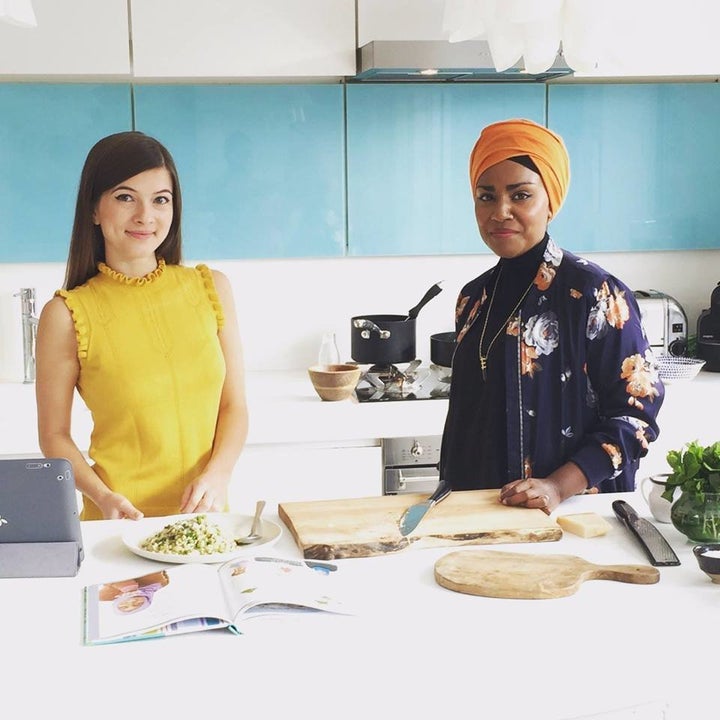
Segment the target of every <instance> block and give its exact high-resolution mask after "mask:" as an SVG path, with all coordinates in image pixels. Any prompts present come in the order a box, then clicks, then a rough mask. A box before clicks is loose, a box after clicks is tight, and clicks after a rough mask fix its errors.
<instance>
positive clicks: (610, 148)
mask: <svg viewBox="0 0 720 720" xmlns="http://www.w3.org/2000/svg"><path fill="white" fill-rule="evenodd" d="M548 91H549V97H548V126H549V127H551V128H552V129H553V130H556V131H557V132H559V133H560V135H562V136H563V139H564V140H565V143H566V145H567V148H568V152H569V153H570V160H571V176H572V177H571V183H570V191H569V194H568V198H567V200H566V203H565V205H564V206H563V208H562V211H561V212H560V214H559V215H558V217H557V219H556V220H554V221H553V222H552V224H551V232H552V234H553V237H555V239H556V240H558V241H559V242H560V244H561V245H563V246H564V247H566V248H568V249H570V250H577V251H579V252H583V251H597V252H601V251H605V250H608V251H617V250H666V249H674V248H696V249H702V248H720V229H719V228H718V225H717V220H716V218H715V211H714V205H715V203H714V202H713V200H711V198H712V197H713V195H714V191H715V189H716V188H717V187H718V184H719V183H720V132H719V131H718V123H719V122H720V85H718V84H717V83H710V84H705V83H686V84H675V83H667V84H665V83H653V84H639V85H551V86H549V88H548Z"/></svg>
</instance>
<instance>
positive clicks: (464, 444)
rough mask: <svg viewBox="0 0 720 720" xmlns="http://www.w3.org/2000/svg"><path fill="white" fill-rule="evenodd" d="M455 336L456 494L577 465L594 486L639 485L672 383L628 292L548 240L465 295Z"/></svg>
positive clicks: (447, 456) (452, 429) (452, 457)
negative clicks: (661, 373)
mask: <svg viewBox="0 0 720 720" xmlns="http://www.w3.org/2000/svg"><path fill="white" fill-rule="evenodd" d="M488 310H490V312H488ZM456 331H457V338H458V345H457V349H456V351H455V355H454V357H453V367H452V383H451V388H450V403H449V406H448V415H447V419H446V422H445V430H444V433H443V442H442V457H441V472H442V477H443V479H444V480H446V481H447V482H449V483H450V485H451V487H452V488H453V489H455V490H468V489H478V488H499V487H502V486H503V485H505V484H506V483H508V482H510V481H512V480H517V479H519V478H526V477H540V478H542V477H547V476H548V475H549V474H550V473H551V472H553V471H554V470H556V469H557V468H558V467H560V466H561V465H563V464H564V463H566V462H568V461H572V462H573V463H575V464H576V465H577V466H578V467H579V468H580V469H581V470H582V471H583V473H584V474H585V476H586V477H587V479H588V486H589V487H598V488H599V489H600V490H601V491H604V492H619V491H631V490H634V489H635V473H636V471H637V468H638V463H639V461H640V458H641V457H643V456H644V455H645V454H646V453H647V449H648V444H649V443H650V442H652V441H653V440H655V439H656V438H657V436H658V433H659V429H658V425H657V422H656V419H657V414H658V411H659V409H660V406H661V405H662V401H663V398H664V387H663V385H662V382H661V381H660V379H659V378H658V374H657V367H656V361H655V358H654V355H653V353H652V350H651V349H650V346H649V343H648V340H647V337H646V335H645V331H644V329H643V327H642V325H641V321H640V311H639V309H638V306H637V303H636V301H635V298H634V296H633V294H632V291H631V290H630V289H629V288H628V287H627V286H625V285H624V284H623V283H622V282H620V281H619V280H618V279H616V278H614V277H613V276H612V275H610V274H608V273H607V272H606V271H604V270H603V269H602V268H600V267H598V266H597V265H595V264H593V263H591V262H588V261H586V260H583V259H582V258H579V257H577V256H575V255H573V254H572V253H569V252H566V251H563V250H562V249H560V248H559V247H558V246H557V245H556V244H555V243H554V242H553V241H552V239H550V238H549V236H547V235H546V236H545V238H544V239H543V240H542V241H541V242H540V243H538V244H537V245H535V246H534V247H533V248H531V249H530V250H529V251H528V252H526V253H525V254H524V255H522V256H520V257H518V258H510V259H506V258H501V259H500V261H499V262H498V264H497V265H496V266H495V267H494V268H492V269H491V270H489V271H487V272H485V273H484V274H482V275H481V276H480V277H478V278H476V279H475V280H472V281H471V282H469V283H468V284H467V285H466V286H465V287H464V288H463V289H462V291H461V293H460V296H459V298H458V303H457V308H456ZM481 357H484V358H485V362H484V365H485V367H484V368H481Z"/></svg>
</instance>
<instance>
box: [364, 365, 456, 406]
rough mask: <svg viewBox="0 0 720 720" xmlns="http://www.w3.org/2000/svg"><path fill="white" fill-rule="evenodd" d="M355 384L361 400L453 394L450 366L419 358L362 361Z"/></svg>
mask: <svg viewBox="0 0 720 720" xmlns="http://www.w3.org/2000/svg"><path fill="white" fill-rule="evenodd" d="M361 369H362V374H361V375H360V380H359V381H358V384H357V386H356V388H355V395H356V396H357V399H358V402H361V403H364V402H397V401H400V400H438V399H440V400H441V399H447V398H448V397H449V396H450V378H451V370H450V368H446V367H441V366H439V365H435V364H431V365H429V366H423V364H422V362H421V361H420V360H413V361H412V362H411V363H408V364H404V365H362V366H361Z"/></svg>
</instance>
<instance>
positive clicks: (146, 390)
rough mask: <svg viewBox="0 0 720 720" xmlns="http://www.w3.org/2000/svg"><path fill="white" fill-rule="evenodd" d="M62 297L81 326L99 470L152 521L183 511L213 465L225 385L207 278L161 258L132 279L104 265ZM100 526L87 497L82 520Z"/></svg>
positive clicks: (85, 395)
mask: <svg viewBox="0 0 720 720" xmlns="http://www.w3.org/2000/svg"><path fill="white" fill-rule="evenodd" d="M56 295H59V296H61V297H62V298H64V300H65V303H66V305H67V306H68V308H69V309H70V312H71V314H72V318H73V322H74V324H75V331H76V335H77V342H78V359H79V362H80V376H79V379H78V384H77V389H78V392H79V393H80V396H81V397H82V399H83V400H84V401H85V404H86V405H87V407H88V409H89V410H90V412H91V413H92V419H93V431H92V436H91V440H90V448H89V453H88V454H89V456H90V459H91V464H92V465H93V469H94V470H95V472H96V473H97V474H98V475H99V477H100V478H101V479H102V481H103V482H104V483H105V484H106V485H107V486H108V487H109V488H111V489H112V490H114V491H116V492H119V493H122V494H123V495H125V496H126V497H127V498H128V499H129V500H130V501H131V502H132V503H133V505H135V507H137V508H138V509H139V510H141V511H142V512H143V513H144V514H145V515H146V516H157V515H171V514H175V513H177V512H179V510H180V500H181V497H182V494H183V491H184V490H185V487H186V486H187V485H188V483H190V482H191V481H192V480H193V479H194V478H195V477H197V475H198V474H199V473H200V472H201V471H202V469H203V468H204V467H205V465H206V463H207V461H208V460H209V458H210V453H211V450H212V445H213V439H214V436H215V425H216V422H217V416H218V408H219V405H220V395H221V393H222V387H223V382H224V379H225V360H224V357H223V354H222V349H221V347H220V341H219V338H218V331H219V329H220V328H221V327H222V325H223V323H224V316H223V311H222V306H221V304H220V300H219V298H218V295H217V292H216V289H215V284H214V282H213V278H212V274H211V272H210V270H209V269H208V268H207V267H206V266H204V265H198V266H197V267H195V268H191V267H184V266H180V265H165V262H164V261H163V260H162V259H160V261H159V263H158V267H157V269H156V270H154V271H153V272H152V273H150V274H149V275H146V276H144V277H141V278H129V277H127V276H125V275H123V274H121V273H118V272H116V271H115V270H112V269H111V268H109V267H108V266H107V265H105V264H104V263H101V264H100V265H99V266H98V274H97V275H95V276H94V277H92V278H90V279H89V280H88V281H87V282H86V283H85V284H84V285H82V286H80V287H77V288H74V289H72V290H69V291H68V290H58V291H57V292H56ZM101 518H102V513H101V512H100V510H99V509H98V507H97V506H96V505H95V504H94V503H93V502H91V501H90V500H89V499H88V498H84V508H83V512H82V519H83V520H98V519H101Z"/></svg>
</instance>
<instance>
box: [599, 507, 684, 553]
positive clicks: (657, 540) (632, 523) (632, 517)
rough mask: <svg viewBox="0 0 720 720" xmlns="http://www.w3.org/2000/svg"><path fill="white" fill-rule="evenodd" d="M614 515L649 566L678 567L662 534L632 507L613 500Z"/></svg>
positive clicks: (672, 551)
mask: <svg viewBox="0 0 720 720" xmlns="http://www.w3.org/2000/svg"><path fill="white" fill-rule="evenodd" d="M612 509H613V512H614V513H615V515H617V517H618V518H619V519H620V520H622V522H623V523H624V524H625V527H626V528H627V529H628V530H629V531H630V532H631V533H632V534H633V535H634V537H635V539H636V540H637V541H638V542H639V543H640V546H641V547H642V549H643V550H644V551H645V554H646V555H647V556H648V559H649V560H650V564H651V565H655V566H658V565H679V564H680V560H678V556H677V555H676V554H675V551H674V550H673V549H672V548H671V547H670V545H669V544H668V541H667V540H666V539H665V538H664V537H663V535H662V533H661V532H660V531H659V530H658V529H657V528H656V527H655V526H654V525H653V524H652V523H651V522H649V521H648V520H646V519H645V518H641V517H640V516H639V515H638V514H637V513H636V512H635V509H634V508H633V507H632V505H629V504H628V503H626V502H625V501H624V500H615V501H614V502H613V504H612Z"/></svg>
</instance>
